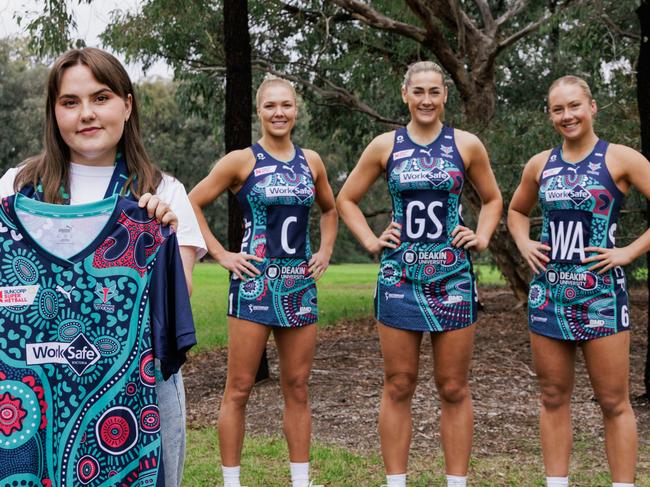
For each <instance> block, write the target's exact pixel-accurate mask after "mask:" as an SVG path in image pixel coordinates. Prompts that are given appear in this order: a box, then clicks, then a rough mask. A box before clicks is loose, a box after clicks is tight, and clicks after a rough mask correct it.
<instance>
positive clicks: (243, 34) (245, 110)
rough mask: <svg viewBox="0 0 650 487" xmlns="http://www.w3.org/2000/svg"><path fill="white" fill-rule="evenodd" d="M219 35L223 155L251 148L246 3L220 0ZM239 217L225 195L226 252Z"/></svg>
mask: <svg viewBox="0 0 650 487" xmlns="http://www.w3.org/2000/svg"><path fill="white" fill-rule="evenodd" d="M223 24H224V25H223V36H224V50H225V54H226V114H225V118H224V126H225V142H226V152H230V151H233V150H237V149H245V148H246V147H250V145H251V125H252V122H253V119H252V112H253V95H252V92H253V70H252V67H251V38H250V33H249V31H248V2H247V0H224V2H223ZM242 220H243V215H242V211H241V208H240V207H239V204H238V203H237V200H236V198H235V195H233V194H232V193H231V192H228V249H229V250H230V251H231V252H239V251H240V248H241V241H242V237H243V235H244V229H243V225H242ZM268 377H269V367H268V361H267V359H266V350H264V355H263V356H262V361H261V363H260V367H259V369H258V371H257V377H256V381H257V382H259V381H260V380H264V379H267V378H268Z"/></svg>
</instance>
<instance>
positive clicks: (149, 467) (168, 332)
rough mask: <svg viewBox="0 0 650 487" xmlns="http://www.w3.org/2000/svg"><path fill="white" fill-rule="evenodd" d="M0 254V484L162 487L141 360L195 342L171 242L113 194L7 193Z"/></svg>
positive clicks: (151, 390) (172, 356) (176, 353)
mask: <svg viewBox="0 0 650 487" xmlns="http://www.w3.org/2000/svg"><path fill="white" fill-rule="evenodd" d="M0 247H1V248H2V254H1V257H0V337H1V338H0V342H2V346H0V484H2V485H20V486H23V485H25V486H51V487H59V486H73V485H78V486H99V485H142V486H144V485H147V486H149V485H150V486H162V485H164V476H163V475H162V468H163V465H162V455H161V442H160V433H159V430H160V416H159V410H158V405H157V396H156V388H155V384H156V379H155V373H154V358H157V359H159V360H160V361H161V364H162V370H163V374H164V375H166V376H169V375H170V374H171V373H173V372H175V371H176V370H178V367H180V365H181V364H182V362H183V361H184V359H185V352H186V351H187V350H188V349H189V348H190V347H191V346H192V345H193V344H194V343H195V337H194V325H193V321H192V317H191V311H190V307H189V298H188V295H187V286H186V283H185V280H184V274H183V271H182V266H181V261H180V254H179V252H178V248H177V243H176V238H175V235H174V234H173V233H170V232H169V231H168V230H167V229H165V228H163V227H161V226H160V225H158V224H156V223H155V221H153V220H152V219H150V218H148V217H147V214H146V210H144V209H141V208H138V206H137V203H135V202H131V201H128V200H125V199H122V198H118V197H117V196H114V197H111V198H108V199H105V200H102V201H99V202H96V203H91V204H87V205H77V206H64V205H50V204H47V203H42V202H40V201H36V200H31V199H29V198H27V197H24V196H23V195H20V194H19V195H16V196H11V197H9V198H5V199H3V200H2V208H1V211H0ZM154 350H155V353H154Z"/></svg>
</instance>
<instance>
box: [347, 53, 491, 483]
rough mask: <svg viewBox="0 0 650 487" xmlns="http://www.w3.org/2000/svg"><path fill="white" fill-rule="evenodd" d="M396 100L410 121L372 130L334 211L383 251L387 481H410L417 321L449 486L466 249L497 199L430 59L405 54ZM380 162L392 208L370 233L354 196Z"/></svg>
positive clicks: (461, 408) (463, 425) (462, 461)
mask: <svg viewBox="0 0 650 487" xmlns="http://www.w3.org/2000/svg"><path fill="white" fill-rule="evenodd" d="M402 99H403V101H404V103H405V104H406V105H407V106H408V109H409V112H410V115H411V120H410V121H409V123H408V124H407V126H406V127H403V128H399V129H397V130H395V131H391V132H387V133H384V134H381V135H379V136H378V137H376V138H375V139H374V140H373V141H372V142H371V143H370V144H369V145H368V147H366V149H365V150H364V152H363V154H362V155H361V158H360V159H359V162H358V164H357V166H356V167H355V168H354V170H353V171H352V172H351V173H350V176H349V177H348V179H347V181H346V183H345V185H344V186H343V188H342V189H341V192H340V193H339V196H338V200H337V206H338V209H339V213H340V214H341V217H342V218H343V220H344V221H345V223H346V224H347V225H348V227H349V228H350V230H351V231H352V233H353V234H354V235H355V237H356V238H357V239H358V240H359V242H361V243H362V245H363V246H364V247H365V248H366V249H367V250H368V251H369V252H372V253H380V252H381V268H380V271H379V278H378V282H377V292H376V297H375V314H376V318H377V321H378V325H377V327H378V331H379V338H380V342H381V350H382V355H383V357H384V392H383V396H382V401H381V409H380V413H379V433H380V437H381V448H382V455H383V458H384V465H385V468H386V473H387V484H388V486H389V487H403V486H405V485H406V469H407V461H408V452H409V446H410V441H411V427H412V424H411V399H412V397H413V393H414V391H415V386H416V383H417V376H418V359H419V349H420V343H421V341H422V334H423V332H429V333H430V337H431V342H432V346H433V358H434V377H435V381H436V386H437V389H438V392H439V394H440V399H441V406H442V417H441V436H442V444H443V449H444V454H445V464H446V472H447V485H449V486H464V485H466V481H467V480H466V479H467V469H468V463H469V456H470V450H471V445H472V432H473V424H472V423H473V413H472V403H471V398H470V393H469V383H468V376H469V365H470V361H471V357H472V349H473V343H474V332H475V327H474V326H472V325H473V323H474V322H475V321H476V306H477V300H476V289H475V279H474V276H473V273H472V266H471V260H470V257H469V250H476V251H481V250H484V249H485V248H487V245H488V242H489V239H490V236H491V235H492V233H493V232H494V229H495V228H496V225H497V223H498V221H499V217H500V215H501V211H502V200H501V195H500V193H499V189H498V187H497V184H496V181H495V178H494V175H493V173H492V170H491V168H490V162H489V159H488V155H487V152H486V150H485V148H484V146H483V144H482V143H481V142H480V141H479V139H478V138H477V137H476V136H474V135H472V134H470V133H468V132H464V131H462V130H457V129H453V128H451V127H448V126H446V125H444V124H443V115H444V109H445V102H446V100H447V87H446V85H445V77H444V73H443V71H442V69H441V68H440V67H439V66H438V65H437V64H435V63H433V62H428V61H424V62H418V63H415V64H413V65H411V66H410V67H409V69H408V71H407V73H406V75H405V77H404V84H403V86H402ZM382 173H384V174H385V175H386V179H387V182H388V190H389V193H390V196H391V199H392V206H393V217H392V222H391V223H390V225H389V226H388V228H386V230H385V231H384V232H383V233H382V234H381V235H380V236H376V235H375V234H374V233H373V232H372V230H371V229H370V227H369V226H368V223H367V221H366V219H365V218H364V217H363V214H362V212H361V210H360V209H359V202H360V201H361V199H362V198H363V196H364V195H365V194H366V192H367V191H368V190H369V189H370V187H371V186H372V184H373V183H374V182H375V180H376V179H377V178H378V177H379V176H380V175H381V174H382ZM465 180H469V181H470V182H471V183H472V185H473V186H474V187H475V188H476V190H477V191H478V194H479V196H480V198H481V200H482V206H481V211H480V214H479V218H478V226H477V229H476V231H473V230H472V229H470V228H468V227H466V226H465V225H464V223H463V220H462V217H461V216H460V212H459V210H460V196H461V193H462V188H463V185H464V182H465Z"/></svg>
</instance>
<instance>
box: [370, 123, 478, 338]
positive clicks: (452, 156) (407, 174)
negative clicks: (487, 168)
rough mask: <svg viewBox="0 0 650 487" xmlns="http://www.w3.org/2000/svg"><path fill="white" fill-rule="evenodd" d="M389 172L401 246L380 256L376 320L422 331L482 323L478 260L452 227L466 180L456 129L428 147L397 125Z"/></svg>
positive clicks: (448, 129) (444, 131)
mask: <svg viewBox="0 0 650 487" xmlns="http://www.w3.org/2000/svg"><path fill="white" fill-rule="evenodd" d="M386 177H387V180H388V190H389V192H390V196H391V199H392V206H393V221H395V222H397V223H399V224H401V225H402V231H401V242H402V243H401V245H400V246H399V247H398V248H397V249H394V250H393V249H385V250H384V252H383V254H382V256H381V267H380V269H379V278H378V282H377V293H376V296H375V316H376V318H377V320H379V321H380V322H382V323H384V324H386V325H389V326H393V327H396V328H401V329H405V330H416V331H449V330H455V329H458V328H463V327H466V326H468V325H471V324H472V323H474V322H475V321H476V292H475V283H474V275H473V273H472V265H471V262H470V258H469V255H468V253H467V251H465V250H464V249H462V248H460V249H459V248H455V247H453V246H452V245H451V241H452V240H453V239H452V236H451V232H452V231H453V229H454V228H455V227H456V226H457V225H459V224H460V225H462V224H463V222H462V218H461V216H460V196H461V192H462V189H463V184H464V181H465V165H464V164H463V160H462V158H461V156H460V154H459V153H458V148H457V147H456V143H455V141H454V129H453V128H451V127H446V126H443V128H442V130H441V132H440V134H439V136H438V137H437V138H436V140H434V141H433V142H432V143H430V144H429V145H427V146H423V145H420V144H417V143H415V142H413V141H412V140H411V139H410V138H409V135H408V132H407V130H406V128H400V129H398V130H397V131H396V132H395V142H394V146H393V151H392V153H391V156H390V158H389V159H388V163H387V165H386Z"/></svg>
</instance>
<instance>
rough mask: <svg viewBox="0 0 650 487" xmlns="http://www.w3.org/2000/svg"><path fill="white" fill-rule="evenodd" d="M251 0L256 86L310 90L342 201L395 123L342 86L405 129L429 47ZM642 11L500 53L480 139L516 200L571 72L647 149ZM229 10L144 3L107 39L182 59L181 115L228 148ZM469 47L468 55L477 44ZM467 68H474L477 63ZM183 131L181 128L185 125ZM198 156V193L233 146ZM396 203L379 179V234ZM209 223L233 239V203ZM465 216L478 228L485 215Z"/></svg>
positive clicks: (575, 23)
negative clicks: (293, 85) (638, 63)
mask: <svg viewBox="0 0 650 487" xmlns="http://www.w3.org/2000/svg"><path fill="white" fill-rule="evenodd" d="M78 1H79V2H81V1H90V0H78ZM54 3H61V2H60V1H59V2H54ZM557 3H558V2H549V3H547V2H530V3H529V5H528V7H527V8H526V9H525V10H524V11H523V12H521V13H520V14H519V15H518V16H517V17H516V18H515V19H514V20H513V21H512V22H510V23H509V24H508V26H507V28H508V32H509V33H512V32H514V31H515V30H517V29H520V28H522V27H524V25H526V24H527V23H529V22H532V21H535V20H537V19H539V18H540V17H541V15H543V14H544V13H545V12H548V9H553V8H556V7H553V5H556V6H557ZM560 3H561V2H560ZM248 4H249V24H250V26H251V29H250V30H251V36H252V39H251V40H252V45H253V56H252V57H253V59H254V68H255V69H256V70H257V71H256V72H255V79H254V85H256V84H257V83H259V81H261V78H262V76H263V74H264V73H263V72H264V71H265V70H269V69H271V70H274V71H276V72H279V73H284V74H286V75H288V76H292V77H294V78H295V79H299V80H302V82H301V83H300V84H299V85H298V90H299V93H300V96H301V107H300V119H299V122H298V126H297V127H296V130H295V133H294V139H295V141H296V142H297V143H298V144H299V145H301V146H304V147H309V148H312V149H314V150H316V151H317V152H319V153H320V154H321V156H322V158H323V160H324V161H325V163H326V167H327V169H328V173H329V176H330V181H331V183H332V186H333V188H334V191H335V193H336V192H337V191H338V190H339V189H340V187H341V186H342V184H343V182H344V181H345V178H346V176H347V174H348V173H349V172H350V170H351V169H352V168H353V167H354V165H355V164H356V162H357V160H358V158H359V155H360V153H361V151H362V149H363V147H365V146H366V145H367V144H368V142H370V140H372V138H373V137H375V136H376V135H377V134H379V133H381V132H383V131H386V130H389V129H390V128H391V126H389V125H386V124H384V123H380V122H378V121H376V120H375V119H374V118H371V117H369V116H368V115H367V114H364V113H360V112H358V111H351V110H349V109H348V107H343V106H341V105H340V104H337V103H338V102H334V101H332V98H331V96H330V95H331V94H332V92H334V91H337V90H339V91H340V90H345V91H346V92H347V93H348V94H349V96H350V97H352V98H355V99H357V100H359V101H361V102H364V103H366V104H367V105H368V106H370V107H371V108H372V110H374V111H375V112H377V113H378V114H379V115H381V116H383V117H385V118H387V119H390V120H394V121H395V122H398V123H403V122H404V121H406V120H407V119H408V113H407V111H406V109H405V106H404V104H403V103H402V100H401V97H400V95H399V89H400V84H401V81H402V77H403V74H404V72H405V70H406V67H407V66H408V64H409V63H411V62H413V61H417V60H420V59H432V58H433V56H432V54H431V53H430V52H429V51H427V50H426V49H424V48H423V47H422V45H421V44H419V43H417V42H416V41H414V40H412V39H410V38H407V37H404V36H400V35H397V34H394V33H391V32H387V31H385V30H379V29H373V28H370V27H368V26H366V25H365V24H363V23H361V22H359V21H356V20H354V19H353V18H352V17H351V16H350V15H349V14H347V13H346V12H345V11H343V10H342V9H340V8H338V7H335V6H333V5H332V4H331V3H330V2H322V1H318V0H298V1H292V2H282V1H279V0H275V1H264V2H260V1H252V0H251V1H249V2H248ZM287 4H289V5H290V8H287V6H286V5H287ZM489 4H490V7H491V8H492V9H493V13H494V15H496V16H498V15H500V14H503V13H504V12H505V10H506V9H507V8H509V7H510V6H511V2H489ZM636 5H637V2H636V1H634V0H622V1H617V2H614V1H613V0H602V1H599V2H595V3H593V4H592V3H588V4H585V5H582V6H579V7H577V8H572V9H569V10H567V11H566V12H564V13H562V14H561V15H557V16H556V17H554V18H553V19H552V20H550V21H548V22H545V23H543V24H542V26H541V28H540V29H539V30H537V31H534V32H532V33H531V34H529V35H527V36H525V37H524V38H522V39H521V40H520V41H518V42H517V43H515V44H514V45H512V46H511V47H509V48H508V49H506V50H504V51H503V52H501V53H500V54H499V56H498V58H497V64H496V73H495V74H496V80H495V82H496V88H497V97H498V99H497V106H496V113H495V115H494V117H493V118H492V120H491V121H490V123H489V124H488V126H486V127H485V128H483V129H481V131H480V133H479V134H478V135H479V136H480V137H481V139H482V140H483V141H484V143H485V145H486V147H487V148H488V151H489V153H490V156H491V159H492V162H493V167H494V171H495V173H496V175H497V180H498V181H499V185H500V187H501V190H502V192H503V194H504V198H505V200H506V203H507V202H508V201H509V199H510V197H511V196H512V192H513V191H514V188H515V187H516V185H517V183H518V181H519V178H520V174H521V170H522V168H523V166H524V164H525V163H526V161H527V160H528V159H529V158H530V157H531V156H532V155H534V154H535V153H537V152H539V151H541V150H544V149H547V148H549V147H552V146H553V145H556V144H557V143H559V138H558V137H557V135H556V134H555V133H554V132H553V130H552V128H551V127H550V124H549V123H548V121H547V116H546V113H545V104H546V90H547V88H548V86H549V84H550V83H551V81H552V80H553V79H555V78H557V77H558V76H560V75H564V74H567V73H573V74H578V75H581V76H583V77H585V78H586V79H587V81H588V82H589V83H590V85H591V87H592V90H593V93H594V96H595V98H596V100H597V102H598V104H599V107H600V113H599V116H598V121H597V127H596V128H597V133H598V134H599V135H600V136H601V137H603V138H604V139H607V140H611V141H612V142H617V143H622V144H626V145H629V146H632V147H639V146H640V144H639V117H638V113H637V109H636V100H635V90H636V86H635V78H634V73H633V66H634V64H635V60H636V58H637V55H638V42H637V41H636V40H633V39H630V38H629V37H627V36H622V35H620V33H619V32H618V30H617V29H620V30H622V31H627V32H633V33H634V32H638V30H639V27H638V19H636V17H635V14H634V9H635V7H636ZM222 6H223V5H222V2H221V1H216V2H215V1H209V0H144V1H143V2H142V3H141V5H140V8H139V10H138V11H137V12H130V13H124V12H119V11H117V12H115V13H114V15H113V18H112V22H111V24H110V25H109V27H108V28H107V30H106V31H105V33H104V35H103V36H102V39H103V41H104V42H106V43H107V44H108V45H110V46H111V47H112V48H113V49H116V50H117V51H118V52H120V53H122V54H123V55H124V56H125V58H126V59H127V60H137V61H139V62H142V63H144V65H145V66H147V65H149V64H150V63H152V62H153V61H154V60H157V59H163V60H165V61H166V62H167V63H169V64H170V66H172V68H173V69H174V73H175V78H176V80H177V82H178V84H177V85H176V91H175V98H176V100H177V102H178V104H179V105H180V107H182V110H181V113H182V114H181V115H180V116H181V117H186V116H188V115H196V116H198V117H200V118H201V119H203V120H207V121H209V124H210V126H211V127H212V129H213V131H212V133H213V135H214V139H213V140H219V141H220V140H221V125H222V120H223V109H224V74H225V70H224V52H223V39H222V28H221V24H222ZM461 6H462V8H463V9H465V10H466V12H467V14H468V16H469V17H470V18H472V19H474V20H475V21H476V22H477V24H478V25H481V21H480V20H479V19H480V16H479V13H478V11H477V10H476V5H475V3H474V2H461ZM372 7H373V8H375V9H376V10H378V11H380V12H381V13H383V14H385V15H387V16H389V17H391V18H393V19H395V20H397V21H401V22H406V23H411V24H412V25H415V26H419V25H420V23H419V21H418V19H417V18H416V17H415V15H414V14H413V13H412V11H411V10H410V9H409V8H407V7H406V5H405V3H404V2H395V1H388V0H378V1H374V2H372ZM48 8H49V7H48ZM43 15H44V16H45V17H47V16H50V17H52V18H53V19H55V20H56V19H61V18H62V17H61V16H60V15H59V14H57V13H56V12H52V11H48V10H47V8H46V9H45V10H44V11H43ZM603 18H606V19H607V20H608V22H605V21H603ZM613 25H614V26H617V28H614V27H612V26H613ZM443 28H445V27H443ZM445 29H446V28H445ZM66 32H67V31H66ZM502 35H503V36H505V35H507V33H504V34H502ZM445 36H446V38H447V40H448V41H449V42H450V44H451V45H452V46H453V47H458V46H459V41H458V40H457V39H455V38H454V36H453V33H452V32H451V31H449V30H445ZM48 42H50V41H48ZM465 47H466V50H467V49H470V48H471V47H472V46H465ZM468 59H469V58H468V57H467V56H466V61H467V60H468ZM467 62H469V61H467ZM608 66H609V67H608ZM621 66H622V67H623V68H622V69H621ZM625 66H628V68H625ZM468 68H469V70H470V72H471V68H472V66H471V65H468ZM323 90H324V92H323ZM449 95H450V96H449V100H448V103H447V107H446V119H447V122H448V123H449V124H451V125H453V126H456V127H459V128H464V129H470V130H471V129H472V126H473V121H472V120H462V119H461V113H462V109H461V108H462V100H460V97H459V96H458V93H457V91H456V90H455V87H454V85H453V83H451V82H450V93H449ZM178 123H179V124H181V121H180V119H179V120H178ZM145 128H147V126H145ZM254 132H255V129H254ZM145 133H146V132H145ZM149 147H150V146H149ZM160 147H161V151H160V152H159V153H158V154H157V158H158V159H159V160H161V161H163V160H165V159H167V161H168V162H165V163H164V164H163V165H164V166H165V167H167V168H168V169H171V170H172V171H175V170H176V169H173V166H174V165H176V166H179V165H180V164H178V162H179V160H178V159H177V160H176V163H174V162H173V161H169V157H170V156H169V154H172V153H173V152H171V151H170V150H169V148H167V144H161V145H160ZM162 147H165V149H164V150H165V155H166V157H165V155H163V154H162V150H163V149H162ZM185 147H189V146H187V145H185ZM149 150H154V149H151V148H150V149H149ZM175 154H178V153H175ZM195 154H196V158H197V159H193V160H197V161H198V159H200V158H201V157H204V156H207V157H208V158H207V160H206V159H201V162H200V164H201V165H202V169H203V170H201V167H196V168H193V169H196V170H191V171H190V170H188V171H187V173H188V179H187V180H185V179H184V178H185V174H183V175H182V176H179V177H181V179H182V180H183V182H185V183H186V185H187V186H188V188H189V187H190V186H192V185H193V183H194V182H195V181H196V179H197V178H199V177H200V176H203V175H204V174H206V173H207V170H208V167H209V165H210V164H211V162H212V161H213V160H215V159H217V158H218V157H219V156H220V155H222V154H223V150H222V147H221V146H219V147H218V150H217V151H215V153H214V154H213V155H212V156H210V155H209V154H206V152H205V151H201V150H198V151H195ZM166 164H169V166H167V165H166ZM177 169H178V170H181V168H180V167H178V168H177ZM389 208H390V201H389V198H388V195H387V191H386V187H385V183H384V182H383V181H381V180H380V181H378V182H377V184H376V185H375V186H374V187H373V188H372V189H371V191H370V192H369V194H368V195H367V196H366V197H365V198H364V200H363V201H362V210H364V212H365V213H367V214H372V215H375V216H373V217H372V218H370V219H369V222H370V225H371V227H372V229H373V230H374V231H376V232H380V231H381V230H383V228H384V227H385V226H386V224H387V222H388V221H389V219H390V211H389ZM643 209H644V198H642V197H640V196H639V195H638V194H633V195H632V196H631V197H630V198H629V199H628V204H627V210H629V212H628V213H625V214H624V215H623V220H622V221H621V224H620V225H619V243H621V244H622V243H628V242H629V241H631V239H633V238H634V237H635V236H638V235H639V234H640V233H641V232H642V231H643V224H642V218H639V217H640V212H641V211H643ZM208 217H209V220H210V223H211V226H212V228H213V229H215V232H216V233H217V235H218V236H219V237H220V238H223V236H225V228H226V227H227V220H226V212H225V206H224V204H223V202H219V203H218V204H217V205H215V206H214V208H211V209H209V210H208ZM466 217H467V220H468V222H469V223H470V224H471V223H472V222H473V217H472V216H470V215H466ZM311 227H312V230H313V235H314V239H315V241H317V240H318V214H317V212H313V215H312V221H311ZM350 260H355V261H367V260H368V256H367V255H366V253H365V252H364V251H363V250H362V249H361V248H360V246H358V244H356V243H355V242H354V239H352V238H351V236H350V235H349V233H348V232H347V231H342V232H341V237H340V238H339V241H338V244H337V249H335V253H334V256H333V261H334V262H343V261H350ZM639 263H640V261H639Z"/></svg>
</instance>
